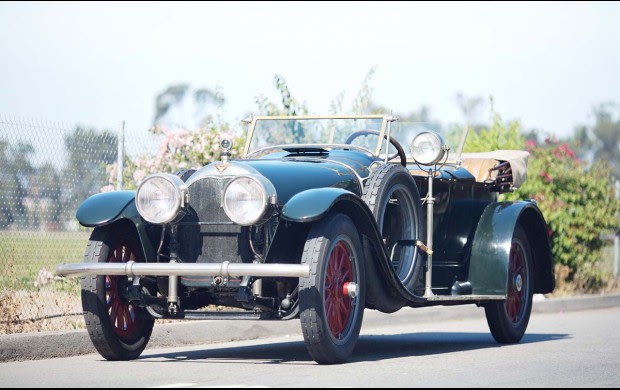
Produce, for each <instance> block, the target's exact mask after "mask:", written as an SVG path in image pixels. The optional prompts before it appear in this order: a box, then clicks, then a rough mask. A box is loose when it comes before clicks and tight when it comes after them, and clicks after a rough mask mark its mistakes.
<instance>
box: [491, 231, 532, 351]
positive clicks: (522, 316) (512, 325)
mask: <svg viewBox="0 0 620 390" xmlns="http://www.w3.org/2000/svg"><path fill="white" fill-rule="evenodd" d="M532 270H533V257H532V250H531V247H530V243H529V241H528V238H527V234H526V233H525V231H524V230H523V228H522V227H521V226H520V225H517V227H516V229H515V233H514V235H513V238H512V244H511V247H510V255H509V257H508V283H507V293H506V301H504V302H494V303H490V304H487V305H486V306H485V308H484V309H485V313H486V317H487V323H488V324H489V329H490V330H491V334H492V335H493V338H494V339H495V341H497V342H498V343H502V344H511V343H518V342H519V341H521V338H523V335H524V334H525V329H526V328H527V324H528V322H529V320H530V314H531V312H532V295H533V287H534V286H533V279H534V278H533V271H532Z"/></svg>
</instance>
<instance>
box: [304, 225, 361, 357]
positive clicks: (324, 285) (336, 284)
mask: <svg viewBox="0 0 620 390" xmlns="http://www.w3.org/2000/svg"><path fill="white" fill-rule="evenodd" d="M362 256H363V253H362V247H361V243H360V238H359V234H358V232H357V229H356V228H355V225H354V224H353V221H351V219H350V218H349V217H347V216H346V215H344V214H333V215H330V216H328V217H327V218H325V219H324V220H323V221H321V222H319V223H317V224H315V225H314V226H313V227H312V229H311V230H310V233H309V235H308V240H307V241H306V245H305V247H304V254H303V257H302V264H310V273H311V275H310V277H309V278H302V279H300V288H299V305H300V310H301V314H300V320H301V327H302V332H303V335H304V340H305V343H306V347H307V349H308V352H309V353H310V355H311V356H312V358H313V359H314V360H315V361H317V362H318V363H321V364H333V363H342V362H344V361H346V360H347V358H348V357H349V356H350V355H351V353H352V352H353V349H354V348H355V344H356V343H357V339H358V336H359V332H360V328H361V325H362V317H363V313H364V302H365V296H364V287H365V274H364V262H363V258H362Z"/></svg>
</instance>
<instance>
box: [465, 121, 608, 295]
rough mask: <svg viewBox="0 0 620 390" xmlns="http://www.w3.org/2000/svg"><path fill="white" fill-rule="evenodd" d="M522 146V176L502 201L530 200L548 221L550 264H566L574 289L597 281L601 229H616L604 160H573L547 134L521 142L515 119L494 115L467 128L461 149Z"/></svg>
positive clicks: (592, 287) (594, 286)
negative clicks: (484, 125)
mask: <svg viewBox="0 0 620 390" xmlns="http://www.w3.org/2000/svg"><path fill="white" fill-rule="evenodd" d="M495 149H521V150H523V149H525V150H527V151H529V152H530V159H529V163H528V171H527V180H526V181H525V183H524V185H523V186H522V187H521V188H519V189H518V190H516V191H515V192H513V193H509V194H505V195H502V200H519V199H534V200H536V201H537V202H538V206H539V207H540V210H541V211H542V213H543V215H544V216H545V219H546V220H547V223H548V225H549V234H550V237H551V244H552V253H553V257H554V260H555V262H556V264H562V265H565V266H568V267H569V268H570V272H569V273H568V275H566V277H567V278H568V280H569V281H572V282H574V286H575V288H577V289H578V290H580V291H588V290H596V289H599V288H600V287H602V286H603V283H604V281H605V277H606V275H605V274H604V273H603V272H602V271H601V270H600V268H599V267H598V263H599V260H600V259H601V248H602V247H603V245H604V241H603V240H602V239H601V234H603V233H605V232H608V231H613V230H615V229H617V228H618V220H617V219H616V217H615V215H616V212H617V211H618V209H619V204H618V201H617V200H615V199H614V193H613V185H612V181H611V173H610V168H609V165H608V164H607V163H606V162H602V161H596V162H594V163H593V164H591V165H590V164H588V163H587V162H585V161H583V160H580V159H578V158H577V157H576V156H575V153H574V152H573V151H572V150H571V149H570V148H569V147H568V145H567V144H565V143H561V144H560V143H557V142H555V141H552V140H550V139H547V140H546V141H545V142H544V143H543V144H538V143H537V142H535V141H532V140H529V141H527V142H526V141H525V138H524V137H523V135H522V133H521V128H520V124H519V122H516V121H513V122H510V123H508V124H504V123H503V122H502V120H501V118H500V117H499V115H495V117H494V121H493V126H492V127H491V128H490V129H481V130H478V131H475V132H472V133H471V134H470V135H469V137H468V139H467V143H466V145H465V151H469V152H477V151H489V150H495Z"/></svg>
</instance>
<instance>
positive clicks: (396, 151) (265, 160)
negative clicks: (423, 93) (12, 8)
mask: <svg viewBox="0 0 620 390" xmlns="http://www.w3.org/2000/svg"><path fill="white" fill-rule="evenodd" d="M246 123H247V124H248V133H247V138H246V145H245V148H244V152H243V155H242V156H241V158H239V159H234V160H232V159H231V158H230V150H231V146H232V144H231V140H229V139H222V140H221V144H220V146H221V158H220V161H217V162H213V163H211V164H208V165H205V166H203V167H199V168H197V169H191V170H184V171H181V172H177V173H176V174H171V173H160V174H153V175H151V176H148V177H147V178H146V179H144V180H143V181H142V182H141V183H140V185H139V187H138V189H137V191H118V192H111V193H102V194H97V195H94V196H92V197H90V198H88V199H87V200H86V201H85V202H84V203H83V204H82V205H81V206H80V208H79V209H78V211H77V219H78V220H79V222H80V223H81V224H82V225H84V226H88V227H94V230H93V232H92V236H91V238H90V242H89V244H88V247H87V249H86V254H85V258H84V262H83V263H79V264H63V265H61V266H59V267H58V270H57V271H58V274H60V275H63V276H71V275H75V276H82V303H83V308H84V312H85V313H84V315H85V317H86V326H87V329H88V332H89V334H90V337H91V339H92V342H93V343H94V345H95V347H96V349H97V350H98V351H99V353H100V354H101V355H102V356H103V357H104V358H106V359H109V360H128V359H134V358H137V357H138V356H139V355H140V354H141V353H142V351H143V350H144V348H145V347H146V345H147V343H148V341H149V337H150V335H151V332H152V329H153V326H154V320H155V319H156V318H166V319H226V320H232V319H240V320H241V319H251V320H290V319H296V318H299V319H300V322H301V330H302V333H303V336H304V340H305V344H306V347H307V349H308V352H309V353H310V355H311V356H312V358H313V359H314V360H315V361H317V362H319V363H326V364H329V363H341V362H344V361H346V360H347V358H348V357H349V356H350V355H351V353H352V352H353V349H354V347H355V344H356V342H357V339H358V335H359V332H360V327H361V324H362V317H363V314H364V309H365V308H366V309H375V310H379V311H382V312H386V313H391V312H395V311H397V310H399V309H401V308H402V307H405V306H410V307H425V306H434V305H460V304H476V305H478V306H482V307H484V309H485V312H486V317H487V321H488V324H489V328H490V330H491V333H492V334H493V337H494V338H495V340H497V341H498V342H500V343H515V342H518V341H520V340H521V338H522V337H523V334H524V332H525V330H526V327H527V325H528V321H529V317H530V312H531V309H532V295H533V294H534V293H549V292H551V291H552V290H553V289H554V275H553V264H552V263H553V260H552V256H551V248H550V240H549V236H548V228H547V225H546V222H545V220H544V218H543V216H542V214H541V212H540V210H539V209H538V207H537V206H536V203H535V202H533V201H518V202H498V194H500V193H503V192H508V191H512V190H513V189H514V188H516V187H518V186H520V185H521V183H522V182H523V180H524V179H525V170H526V164H527V158H528V154H527V152H522V151H491V152H488V153H476V154H463V153H461V151H462V147H463V144H464V143H465V139H466V136H467V130H466V129H465V130H464V132H463V135H462V136H461V137H460V142H459V144H458V145H456V147H453V148H450V147H449V146H447V145H446V143H445V142H444V139H443V137H442V136H441V135H440V134H438V133H436V132H434V131H430V130H429V129H428V128H427V127H425V126H424V125H423V124H411V123H401V122H399V121H398V120H397V118H395V117H392V116H390V115H356V116H346V115H345V116H296V117H252V118H250V119H249V120H247V121H246ZM457 142H458V141H457ZM402 145H407V146H408V147H409V150H408V151H405V149H404V147H403V146H402ZM222 307H227V308H228V309H227V310H225V311H223V310H221V308H222ZM206 331H208V330H206Z"/></svg>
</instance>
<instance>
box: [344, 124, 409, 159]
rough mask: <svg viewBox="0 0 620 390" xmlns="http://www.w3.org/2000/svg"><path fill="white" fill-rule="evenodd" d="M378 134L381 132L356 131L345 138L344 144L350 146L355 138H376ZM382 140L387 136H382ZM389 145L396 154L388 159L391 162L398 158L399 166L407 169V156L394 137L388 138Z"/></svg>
mask: <svg viewBox="0 0 620 390" xmlns="http://www.w3.org/2000/svg"><path fill="white" fill-rule="evenodd" d="M380 134H381V132H379V131H378V130H358V131H356V132H354V133H351V135H350V136H349V138H347V140H346V141H345V144H351V143H352V142H353V140H354V139H356V138H357V137H361V136H363V135H377V136H378V135H380ZM383 138H387V134H384V135H383ZM390 143H391V144H392V145H394V147H395V148H396V153H395V154H394V155H392V156H390V158H389V159H390V160H392V159H395V158H396V157H400V165H402V166H403V167H405V168H407V155H406V154H405V150H404V149H403V147H402V146H401V145H400V143H398V141H396V140H395V139H394V137H390Z"/></svg>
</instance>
